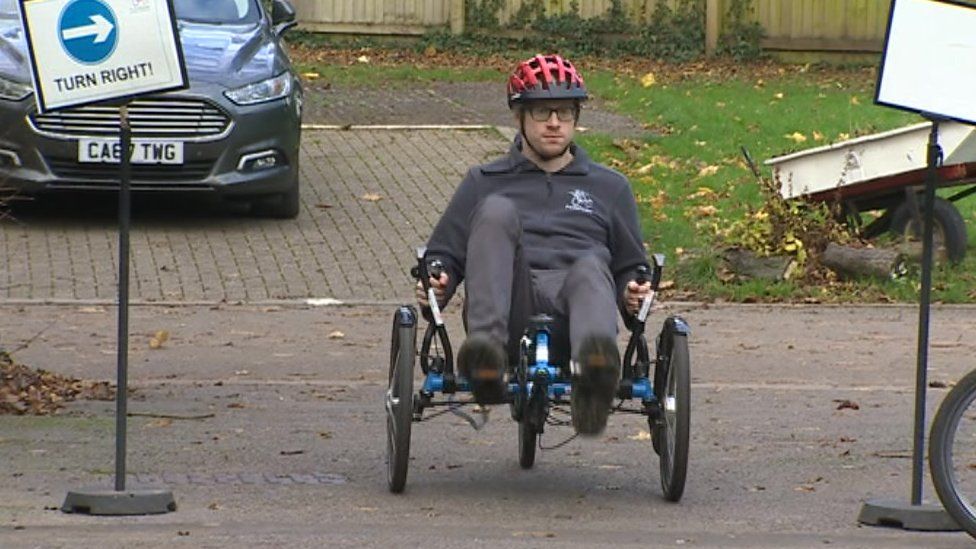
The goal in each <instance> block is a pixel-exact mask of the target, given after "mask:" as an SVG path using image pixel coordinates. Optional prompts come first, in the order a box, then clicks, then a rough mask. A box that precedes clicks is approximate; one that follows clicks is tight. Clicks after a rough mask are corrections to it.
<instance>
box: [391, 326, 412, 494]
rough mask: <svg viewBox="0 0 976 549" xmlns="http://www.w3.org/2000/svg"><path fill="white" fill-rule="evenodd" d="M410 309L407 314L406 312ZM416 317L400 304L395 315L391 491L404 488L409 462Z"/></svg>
mask: <svg viewBox="0 0 976 549" xmlns="http://www.w3.org/2000/svg"><path fill="white" fill-rule="evenodd" d="M405 311H408V314H405ZM415 318H416V317H415V316H414V315H413V311H412V310H411V309H408V308H401V309H400V310H398V311H397V313H396V315H394V317H393V331H392V335H391V341H390V375H389V380H388V381H389V386H388V389H387V391H386V398H385V404H386V462H387V476H386V479H387V484H388V485H389V488H390V491H391V492H393V493H395V494H398V493H400V492H403V489H404V487H405V486H406V483H407V471H408V469H409V465H410V430H411V426H412V422H413V366H414V358H415V355H416V344H417V342H416V335H417V329H416V322H415V321H414V319H415Z"/></svg>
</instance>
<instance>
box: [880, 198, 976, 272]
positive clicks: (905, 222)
mask: <svg viewBox="0 0 976 549" xmlns="http://www.w3.org/2000/svg"><path fill="white" fill-rule="evenodd" d="M920 201H921V199H920ZM919 207H920V208H921V207H922V205H921V204H919ZM932 211H933V214H934V216H935V217H934V221H935V231H934V236H933V241H934V243H935V257H936V259H942V260H945V259H949V261H951V262H953V263H959V262H960V261H962V258H963V257H965V256H966V244H967V243H968V237H967V236H966V222H965V221H964V220H963V218H962V214H960V213H959V210H958V209H956V207H955V206H954V205H953V204H952V202H949V201H948V200H946V199H944V198H939V197H935V206H934V209H933V210H932ZM924 213H925V212H924V210H922V214H923V215H924ZM890 230H891V232H893V233H895V234H896V235H898V236H899V237H906V238H908V239H911V240H918V241H921V239H922V227H920V226H919V224H918V223H917V222H916V221H915V214H914V212H912V208H911V207H910V206H909V205H908V203H907V202H902V203H901V204H899V205H898V207H897V208H896V209H895V211H894V213H893V214H891V228H890Z"/></svg>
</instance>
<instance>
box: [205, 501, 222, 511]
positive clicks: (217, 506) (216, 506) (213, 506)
mask: <svg viewBox="0 0 976 549" xmlns="http://www.w3.org/2000/svg"><path fill="white" fill-rule="evenodd" d="M207 509H210V510H211V511H217V510H218V509H220V504H219V503H217V502H216V501H215V502H213V503H211V504H210V505H208V506H207Z"/></svg>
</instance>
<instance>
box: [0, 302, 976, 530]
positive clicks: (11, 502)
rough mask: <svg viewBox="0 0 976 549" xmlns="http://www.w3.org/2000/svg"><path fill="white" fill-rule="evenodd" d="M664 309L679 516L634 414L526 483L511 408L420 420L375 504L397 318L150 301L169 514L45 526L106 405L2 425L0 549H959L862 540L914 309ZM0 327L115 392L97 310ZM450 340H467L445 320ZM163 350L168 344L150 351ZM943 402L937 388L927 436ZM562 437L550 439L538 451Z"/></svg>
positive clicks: (879, 482) (888, 446) (75, 519)
mask: <svg viewBox="0 0 976 549" xmlns="http://www.w3.org/2000/svg"><path fill="white" fill-rule="evenodd" d="M665 313H680V314H681V315H682V316H684V317H685V318H686V319H687V321H688V322H689V323H690V324H691V326H692V329H693V335H692V338H691V356H692V372H693V378H692V379H693V407H692V421H693V424H692V449H691V460H690V471H689V477H688V484H687V489H686V492H685V495H684V498H683V499H682V501H681V502H680V503H678V504H671V503H667V502H665V501H664V500H663V499H662V497H661V492H660V488H659V485H658V482H659V480H658V479H659V477H658V462H657V459H656V458H655V457H654V456H653V453H652V451H651V449H650V444H649V442H648V441H647V440H645V436H646V435H645V433H646V423H644V422H643V420H642V419H641V418H639V417H637V416H621V415H615V416H613V417H611V420H610V425H609V427H608V430H607V432H606V433H605V435H604V436H601V437H599V438H597V439H594V440H580V439H576V440H573V441H571V442H569V443H568V444H566V445H565V446H563V447H562V448H559V449H555V450H545V451H541V452H540V454H539V455H538V458H537V463H536V467H535V468H534V469H532V470H530V471H523V470H521V469H520V468H519V466H518V463H517V438H516V426H515V424H514V423H513V422H512V421H511V420H510V419H509V418H508V411H507V409H505V408H496V409H494V411H493V413H492V414H491V420H490V422H489V423H488V425H487V426H486V427H485V428H484V429H483V430H481V431H474V430H472V429H471V428H470V427H469V426H468V425H467V424H466V423H465V422H464V421H462V420H461V419H460V418H458V417H455V416H451V415H446V416H442V417H440V418H437V419H434V420H432V421H430V422H425V423H421V424H415V425H414V430H413V433H414V435H413V452H412V461H411V466H410V474H409V477H408V483H407V490H406V492H405V493H404V494H402V495H393V494H390V493H389V492H388V491H387V488H386V481H385V466H384V452H385V438H384V437H385V434H384V432H385V431H384V429H385V419H384V412H383V406H382V395H383V392H384V389H385V380H386V375H387V373H386V368H387V361H388V356H387V353H388V347H387V346H388V343H389V340H388V338H389V335H388V333H389V322H390V317H391V316H392V307H391V306H375V307H369V306H358V307H308V306H239V305H214V306H161V305H147V306H137V307H134V308H133V310H132V321H131V328H132V329H131V333H132V338H131V359H130V364H131V367H130V379H131V386H132V387H133V388H134V389H135V392H134V394H133V397H132V399H131V400H130V407H129V409H130V412H133V413H135V414H137V415H135V416H133V417H131V418H130V419H129V429H128V433H129V440H128V445H129V452H128V459H127V464H128V469H127V470H128V472H129V473H130V476H129V480H128V483H127V486H129V487H132V486H135V485H138V484H139V483H151V484H152V483H158V484H162V485H165V486H168V487H169V488H170V489H172V490H173V492H174V494H175V496H176V499H177V503H178V505H179V509H178V510H177V512H175V513H169V514H165V515H157V516H149V517H127V518H119V517H115V518H106V517H90V516H84V515H68V514H63V513H61V512H60V511H57V508H58V507H59V506H60V505H61V503H62V501H63V499H64V496H65V494H66V492H67V491H68V490H74V489H79V488H82V487H85V486H89V485H101V486H105V487H110V486H111V484H112V480H111V478H112V477H111V475H112V472H113V471H114V461H113V453H114V439H113V432H114V418H113V410H114V407H113V404H112V403H109V402H77V403H72V404H69V406H68V407H67V408H66V410H65V411H64V413H62V414H60V415H58V416H54V417H40V418H38V417H11V416H6V417H3V418H2V421H0V457H2V462H3V463H4V464H5V471H6V472H5V473H3V475H4V477H5V482H3V484H2V485H0V547H4V548H7V547H72V546H77V545H78V544H79V543H81V544H84V545H89V546H97V547H161V546H186V547H240V546H247V547H254V546H266V547H285V546H287V547H363V546H369V547H387V546H393V545H405V546H419V545H437V546H441V547H472V546H473V547H480V546H498V545H499V544H501V545H503V546H516V547H540V546H555V547H592V546H596V545H606V544H609V545H613V546H641V547H673V546H689V547H822V546H831V547H931V548H937V547H970V546H972V540H971V539H970V538H969V537H968V536H966V535H965V534H962V533H918V532H907V531H903V530H900V529H891V528H877V527H862V526H860V525H858V524H857V521H856V517H857V513H858V511H859V509H860V505H861V503H862V502H863V501H864V500H865V499H867V498H875V497H883V498H893V499H899V498H905V500H906V501H907V499H908V496H909V492H910V475H911V460H910V456H911V423H912V409H913V408H912V406H913V383H914V365H915V359H914V351H915V333H916V331H915V330H916V319H917V310H916V309H915V308H913V307H907V306H906V307H902V306H882V307H818V306H803V307H791V306H758V305H746V306H715V305H713V306H701V305H694V304H677V305H674V306H672V307H668V308H667V311H659V312H657V313H655V314H654V317H653V318H654V320H653V322H652V325H656V324H657V323H658V322H659V321H660V320H661V319H663V317H664V314H665ZM0 315H2V318H6V319H14V318H15V319H17V321H16V322H7V323H5V327H4V334H3V337H4V339H3V342H4V345H5V346H6V347H7V348H8V349H15V348H17V347H21V346H23V345H26V347H25V348H22V349H20V350H19V351H17V353H16V357H17V358H18V359H19V360H20V361H21V362H23V363H26V364H30V365H32V366H33V367H37V368H44V369H48V370H53V371H57V372H59V373H63V374H68V375H74V376H79V377H85V378H95V379H113V378H114V371H115V370H114V368H115V350H114V349H115V341H114V336H112V335H109V334H113V333H114V332H113V330H114V322H115V311H114V309H113V308H111V307H104V306H100V305H61V306H40V305H30V306H16V305H5V306H0ZM449 325H450V326H451V330H452V334H454V336H453V337H454V339H455V340H458V339H460V327H459V326H458V320H457V318H456V316H454V315H449ZM974 329H976V310H974V309H972V308H964V307H938V308H936V309H935V311H934V313H933V330H932V333H933V338H932V356H931V369H930V379H932V380H935V381H947V382H951V381H952V380H954V379H957V378H958V377H960V376H961V374H962V373H963V372H964V371H965V370H966V369H968V368H969V367H970V365H971V364H972V357H973V356H974V349H973V347H974V345H976V343H974V342H973V341H972V340H971V338H968V337H966V336H967V334H971V333H973V330H974ZM158 330H167V331H169V332H170V339H169V340H168V341H167V342H166V343H165V344H164V345H163V347H162V348H160V349H151V348H150V347H149V339H150V338H151V337H152V335H153V334H154V333H155V332H156V331H158ZM338 332H341V335H340V333H338ZM944 393H945V390H943V389H933V390H930V391H929V406H928V408H929V410H930V412H929V418H931V414H932V411H933V410H934V408H935V406H936V405H937V404H938V402H939V401H940V399H941V398H942V396H943V395H944ZM844 401H849V402H848V404H847V406H841V405H840V404H841V403H842V402H844ZM850 403H853V404H855V405H856V409H854V408H853V407H850ZM569 434H570V433H569V431H568V429H567V428H551V427H550V428H549V431H547V434H546V436H545V437H544V438H543V444H544V445H547V446H550V445H555V444H558V443H559V442H562V441H563V440H565V438H567V437H568V436H569ZM927 476H928V473H927V471H926V478H927ZM926 494H927V496H928V499H929V500H932V499H933V498H934V497H935V496H934V491H933V490H932V488H931V485H930V484H929V483H928V482H927V481H926Z"/></svg>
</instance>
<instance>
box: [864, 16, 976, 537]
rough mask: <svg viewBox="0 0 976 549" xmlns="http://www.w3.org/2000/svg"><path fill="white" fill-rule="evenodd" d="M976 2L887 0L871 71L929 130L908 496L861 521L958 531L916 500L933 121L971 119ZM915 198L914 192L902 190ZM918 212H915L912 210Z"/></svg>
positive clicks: (871, 506) (935, 157)
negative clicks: (875, 68)
mask: <svg viewBox="0 0 976 549" xmlns="http://www.w3.org/2000/svg"><path fill="white" fill-rule="evenodd" d="M974 84H976V6H973V5H969V4H963V3H961V2H956V1H953V0H892V2H891V11H890V15H889V20H888V32H887V36H886V37H885V47H884V57H883V58H882V61H881V70H880V71H879V75H878V85H877V89H876V96H875V102H876V103H877V104H879V105H885V106H889V107H894V108H896V109H902V110H907V111H911V112H916V113H918V114H920V115H922V116H924V117H925V118H927V119H929V120H930V121H931V122H932V128H931V131H930V133H929V144H928V155H927V176H926V181H925V193H924V194H925V200H924V203H923V208H924V215H923V216H922V217H923V218H924V220H923V230H922V233H923V234H922V280H921V289H920V298H919V302H920V306H919V319H918V360H917V364H916V378H915V425H914V437H913V454H912V496H911V501H910V502H908V503H904V502H900V501H894V500H884V499H878V500H869V501H867V502H865V503H864V505H863V506H862V507H861V512H860V516H859V517H858V520H859V521H860V522H863V523H865V524H873V525H881V526H890V525H892V524H899V525H901V526H902V527H903V528H905V529H908V530H931V531H934V530H959V529H960V528H959V526H958V525H957V524H956V523H955V521H954V520H953V519H952V517H950V516H949V515H948V514H947V513H946V511H945V509H943V507H942V506H941V505H928V504H924V503H923V502H922V475H923V468H924V464H925V458H924V456H925V453H924V447H925V391H926V389H927V387H928V381H927V371H928V347H929V308H930V300H931V293H932V256H933V250H932V248H933V242H932V240H933V233H934V224H935V223H934V209H935V208H934V207H933V205H934V204H935V188H936V186H937V184H938V178H939V174H938V169H937V168H938V165H939V164H941V159H942V149H941V147H939V122H940V121H946V120H959V121H961V122H967V123H970V124H974V123H976V102H974V101H973V100H972V87H971V86H972V85H974ZM908 198H909V203H915V202H916V201H915V200H914V194H910V195H909V196H908ZM916 213H917V215H916V217H918V212H916Z"/></svg>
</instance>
